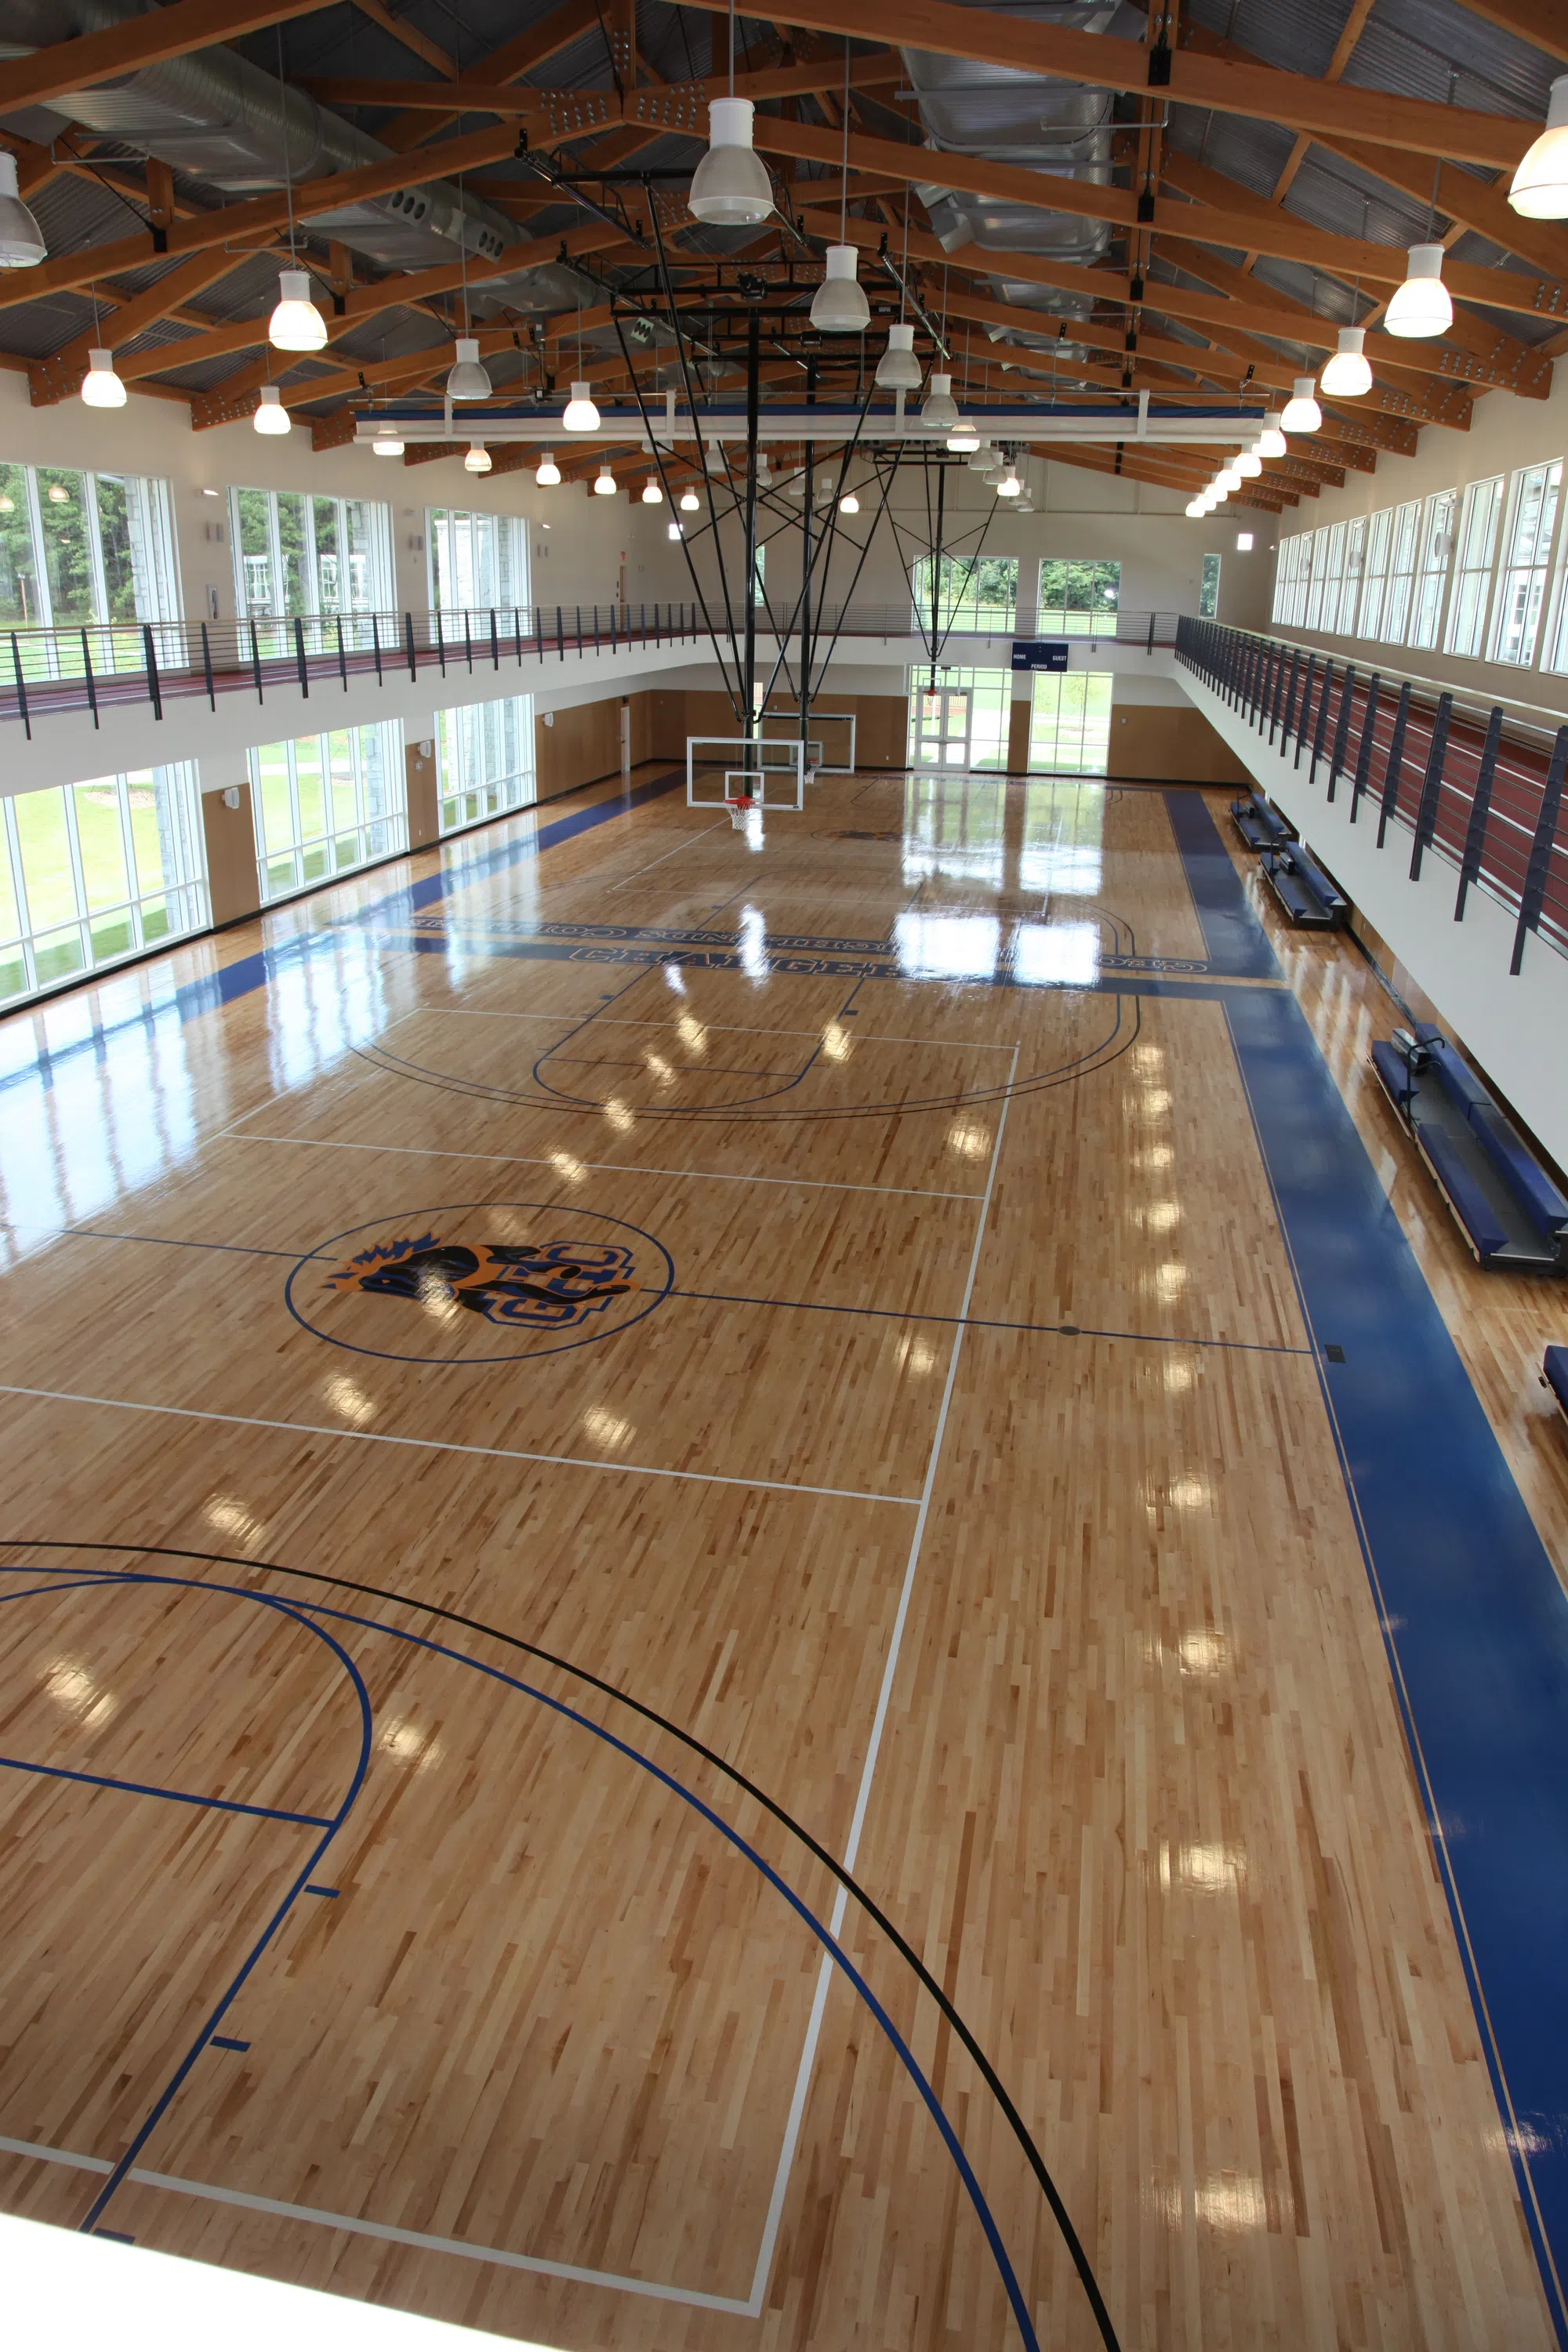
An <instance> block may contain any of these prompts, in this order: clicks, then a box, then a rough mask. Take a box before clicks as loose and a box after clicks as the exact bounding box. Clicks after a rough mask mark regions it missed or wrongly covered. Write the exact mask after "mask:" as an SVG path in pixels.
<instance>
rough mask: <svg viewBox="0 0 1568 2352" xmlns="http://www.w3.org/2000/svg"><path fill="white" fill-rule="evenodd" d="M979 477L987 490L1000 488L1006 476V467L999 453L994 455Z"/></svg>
mask: <svg viewBox="0 0 1568 2352" xmlns="http://www.w3.org/2000/svg"><path fill="white" fill-rule="evenodd" d="M980 478H981V480H982V481H983V482H984V485H985V487H986V488H987V489H988V490H999V489H1000V488H1001V487H1002V485H1003V483H1004V482H1005V480H1006V478H1007V467H1006V464H1005V461H1004V459H1003V458H1002V457H1001V456H1000V455H998V456H997V457H994V459H993V460H992V462H991V464H990V465H989V466H987V467H986V468H985V471H984V473H983V474H982V475H981V477H980Z"/></svg>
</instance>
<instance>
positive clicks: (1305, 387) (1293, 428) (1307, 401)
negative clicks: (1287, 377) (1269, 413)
mask: <svg viewBox="0 0 1568 2352" xmlns="http://www.w3.org/2000/svg"><path fill="white" fill-rule="evenodd" d="M1317 392H1318V387H1317V383H1316V381H1315V380H1314V378H1313V377H1311V376H1310V375H1299V376H1298V377H1297V378H1296V389H1295V391H1294V392H1293V393H1292V394H1291V395H1290V397H1289V400H1288V401H1287V402H1286V403H1285V414H1284V415H1283V416H1281V418H1280V419H1279V430H1280V431H1281V433H1315V432H1316V431H1317V430H1318V427H1319V426H1320V425H1321V423H1322V421H1323V412H1322V410H1321V408H1320V407H1319V406H1318V400H1317Z"/></svg>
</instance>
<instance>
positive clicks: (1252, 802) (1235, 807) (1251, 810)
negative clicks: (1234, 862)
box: [1230, 793, 1290, 849]
mask: <svg viewBox="0 0 1568 2352" xmlns="http://www.w3.org/2000/svg"><path fill="white" fill-rule="evenodd" d="M1230 821H1231V823H1232V824H1234V825H1235V827H1236V829H1237V833H1239V834H1240V835H1241V837H1242V839H1243V841H1245V842H1246V844H1247V847H1248V849H1274V848H1277V847H1278V846H1279V844H1280V843H1281V842H1287V841H1289V838H1290V828H1289V825H1288V824H1286V822H1285V820H1284V818H1283V817H1282V816H1281V815H1280V814H1279V810H1278V809H1275V808H1270V807H1269V805H1268V802H1267V801H1266V800H1265V799H1264V797H1263V795H1262V793H1237V796H1236V798H1235V800H1233V801H1232V803H1231V804H1230Z"/></svg>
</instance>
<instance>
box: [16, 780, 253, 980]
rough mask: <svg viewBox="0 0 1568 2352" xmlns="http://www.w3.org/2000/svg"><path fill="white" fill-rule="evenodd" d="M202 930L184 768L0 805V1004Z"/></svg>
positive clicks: (192, 792)
mask: <svg viewBox="0 0 1568 2352" xmlns="http://www.w3.org/2000/svg"><path fill="white" fill-rule="evenodd" d="M210 920H211V918H210V916H209V914H208V911H207V888H206V862H205V856H204V855H203V850H202V827H201V812H200V807H199V804H198V801H197V794H196V780H195V769H194V767H192V766H191V765H190V764H189V763H188V762H184V763H181V764H179V765H177V766H174V767H169V768H143V769H142V770H141V771H140V772H138V773H135V774H132V775H122V776H96V777H94V778H93V779H92V780H91V781H90V782H87V783H81V784H69V785H65V784H56V785H52V786H50V787H48V788H47V789H46V790H45V791H42V792H35V793H13V794H11V795H10V796H8V797H7V798H6V799H5V800H4V801H0V1003H10V1002H14V1001H15V1000H16V998H18V997H25V996H30V995H33V994H34V993H35V992H37V990H39V989H45V988H49V987H51V986H53V985H54V984H55V983H56V982H59V981H63V980H68V979H69V978H71V977H72V975H73V974H76V973H79V972H88V971H96V970H98V969H99V968H100V967H101V966H102V965H105V964H112V963H118V962H120V961H122V960H123V958H125V957H126V956H131V955H136V954H139V953H140V952H141V951H142V949H144V948H150V947H157V946H159V945H161V944H162V943H163V941H164V940H173V939H178V938H181V937H182V936H184V934H185V933H187V932H190V931H198V930H203V929H205V928H206V926H207V924H208V922H209V921H210Z"/></svg>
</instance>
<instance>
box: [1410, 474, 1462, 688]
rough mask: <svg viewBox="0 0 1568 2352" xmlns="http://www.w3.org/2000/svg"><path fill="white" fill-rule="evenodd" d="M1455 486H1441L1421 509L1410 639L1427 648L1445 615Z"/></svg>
mask: <svg viewBox="0 0 1568 2352" xmlns="http://www.w3.org/2000/svg"><path fill="white" fill-rule="evenodd" d="M1455 498H1456V494H1455V492H1454V491H1452V490H1438V491H1437V492H1436V494H1435V496H1433V497H1432V498H1429V499H1427V501H1426V506H1425V507H1424V508H1423V509H1422V512H1421V523H1420V536H1419V540H1418V541H1417V545H1416V552H1415V582H1414V587H1413V594H1412V601H1411V614H1410V643H1411V644H1412V645H1413V646H1422V647H1423V648H1425V649H1426V650H1430V648H1431V647H1432V646H1435V645H1436V642H1437V625H1438V623H1439V622H1440V621H1441V619H1442V617H1443V592H1444V590H1445V588H1446V587H1447V584H1448V563H1449V560H1450V558H1451V557H1452V555H1453V552H1454V506H1455Z"/></svg>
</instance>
